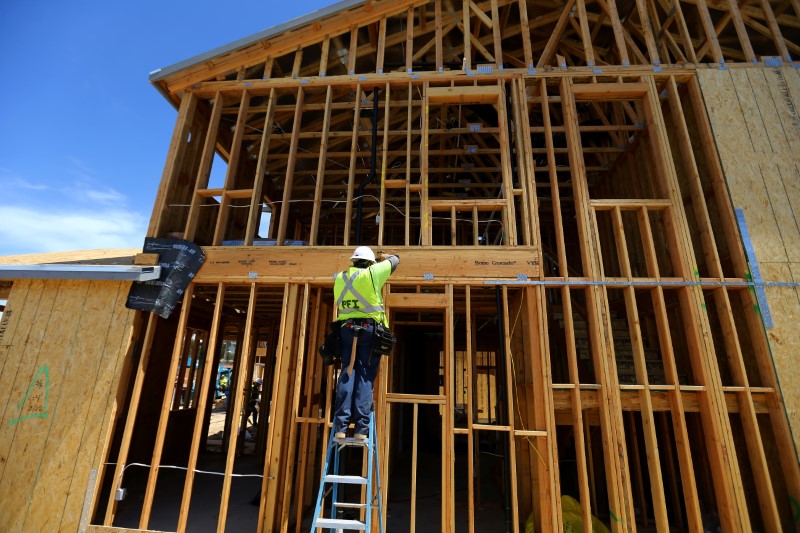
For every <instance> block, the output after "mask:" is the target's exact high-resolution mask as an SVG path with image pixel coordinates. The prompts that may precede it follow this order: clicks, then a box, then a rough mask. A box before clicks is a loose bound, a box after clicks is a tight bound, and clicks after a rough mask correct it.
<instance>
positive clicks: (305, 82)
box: [300, 78, 308, 85]
mask: <svg viewBox="0 0 800 533" xmlns="http://www.w3.org/2000/svg"><path fill="white" fill-rule="evenodd" d="M300 85H308V78H303V79H302V80H300Z"/></svg>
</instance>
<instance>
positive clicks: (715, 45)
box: [697, 0, 725, 65]
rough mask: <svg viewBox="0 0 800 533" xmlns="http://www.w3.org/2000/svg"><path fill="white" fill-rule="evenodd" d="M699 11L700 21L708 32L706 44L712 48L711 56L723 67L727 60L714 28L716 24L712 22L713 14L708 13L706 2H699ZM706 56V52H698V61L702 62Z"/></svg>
mask: <svg viewBox="0 0 800 533" xmlns="http://www.w3.org/2000/svg"><path fill="white" fill-rule="evenodd" d="M697 11H698V13H700V21H701V22H702V24H703V29H704V30H705V32H706V42H707V43H708V45H709V47H710V48H711V55H712V56H713V57H714V61H715V62H716V63H719V64H720V65H721V64H723V63H725V59H724V58H723V57H722V50H721V49H720V47H719V40H718V39H717V32H716V28H714V23H713V21H712V20H711V14H710V13H709V12H708V6H707V5H706V1H705V0H697ZM704 55H705V52H704V51H703V49H702V48H701V49H700V51H698V52H697V59H698V60H702V59H703V56H704Z"/></svg>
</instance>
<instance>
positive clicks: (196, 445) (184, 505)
mask: <svg viewBox="0 0 800 533" xmlns="http://www.w3.org/2000/svg"><path fill="white" fill-rule="evenodd" d="M224 301H225V284H224V283H220V284H219V285H217V299H216V303H217V305H215V306H214V316H213V318H212V319H211V336H210V339H209V341H208V347H207V349H206V363H205V365H206V368H207V369H208V374H209V375H208V376H204V377H203V383H202V385H201V387H200V401H199V403H198V405H197V411H196V412H195V417H194V429H193V430H192V447H191V449H190V450H189V460H188V462H187V465H186V479H185V480H184V483H183V496H182V497H181V508H180V512H179V514H178V527H177V529H176V531H178V532H179V533H184V532H185V531H186V524H187V522H188V520H189V505H190V504H191V501H192V488H193V486H194V474H195V468H196V467H197V457H198V455H199V453H200V440H201V436H202V433H203V418H204V416H205V412H206V403H207V401H208V396H209V394H208V393H209V388H210V387H211V383H214V382H215V381H216V375H217V372H216V368H214V360H215V358H216V351H217V341H218V340H219V329H220V320H221V317H222V308H223V305H222V302H224Z"/></svg>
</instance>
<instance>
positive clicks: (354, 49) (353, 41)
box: [347, 26, 358, 76]
mask: <svg viewBox="0 0 800 533" xmlns="http://www.w3.org/2000/svg"><path fill="white" fill-rule="evenodd" d="M357 53H358V26H353V27H352V28H350V53H349V54H348V56H347V71H348V72H349V73H350V75H351V76H352V75H354V74H355V73H356V58H357V57H358V55H357Z"/></svg>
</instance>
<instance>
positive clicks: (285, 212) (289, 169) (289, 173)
mask: <svg viewBox="0 0 800 533" xmlns="http://www.w3.org/2000/svg"><path fill="white" fill-rule="evenodd" d="M304 101H305V91H304V90H303V88H302V87H300V88H298V89H297V101H296V102H295V115H294V123H293V125H292V140H291V144H290V146H289V152H290V153H291V154H296V153H297V145H298V139H299V136H300V127H301V124H302V120H303V103H304ZM294 169H295V158H293V157H290V158H289V162H288V164H287V165H286V178H285V181H284V186H283V201H282V202H281V207H280V211H281V212H280V223H279V225H278V235H277V242H278V244H279V245H282V244H283V243H284V241H285V240H286V232H287V229H288V228H287V224H288V220H289V205H290V204H289V202H290V200H291V198H292V183H293V182H294Z"/></svg>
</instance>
